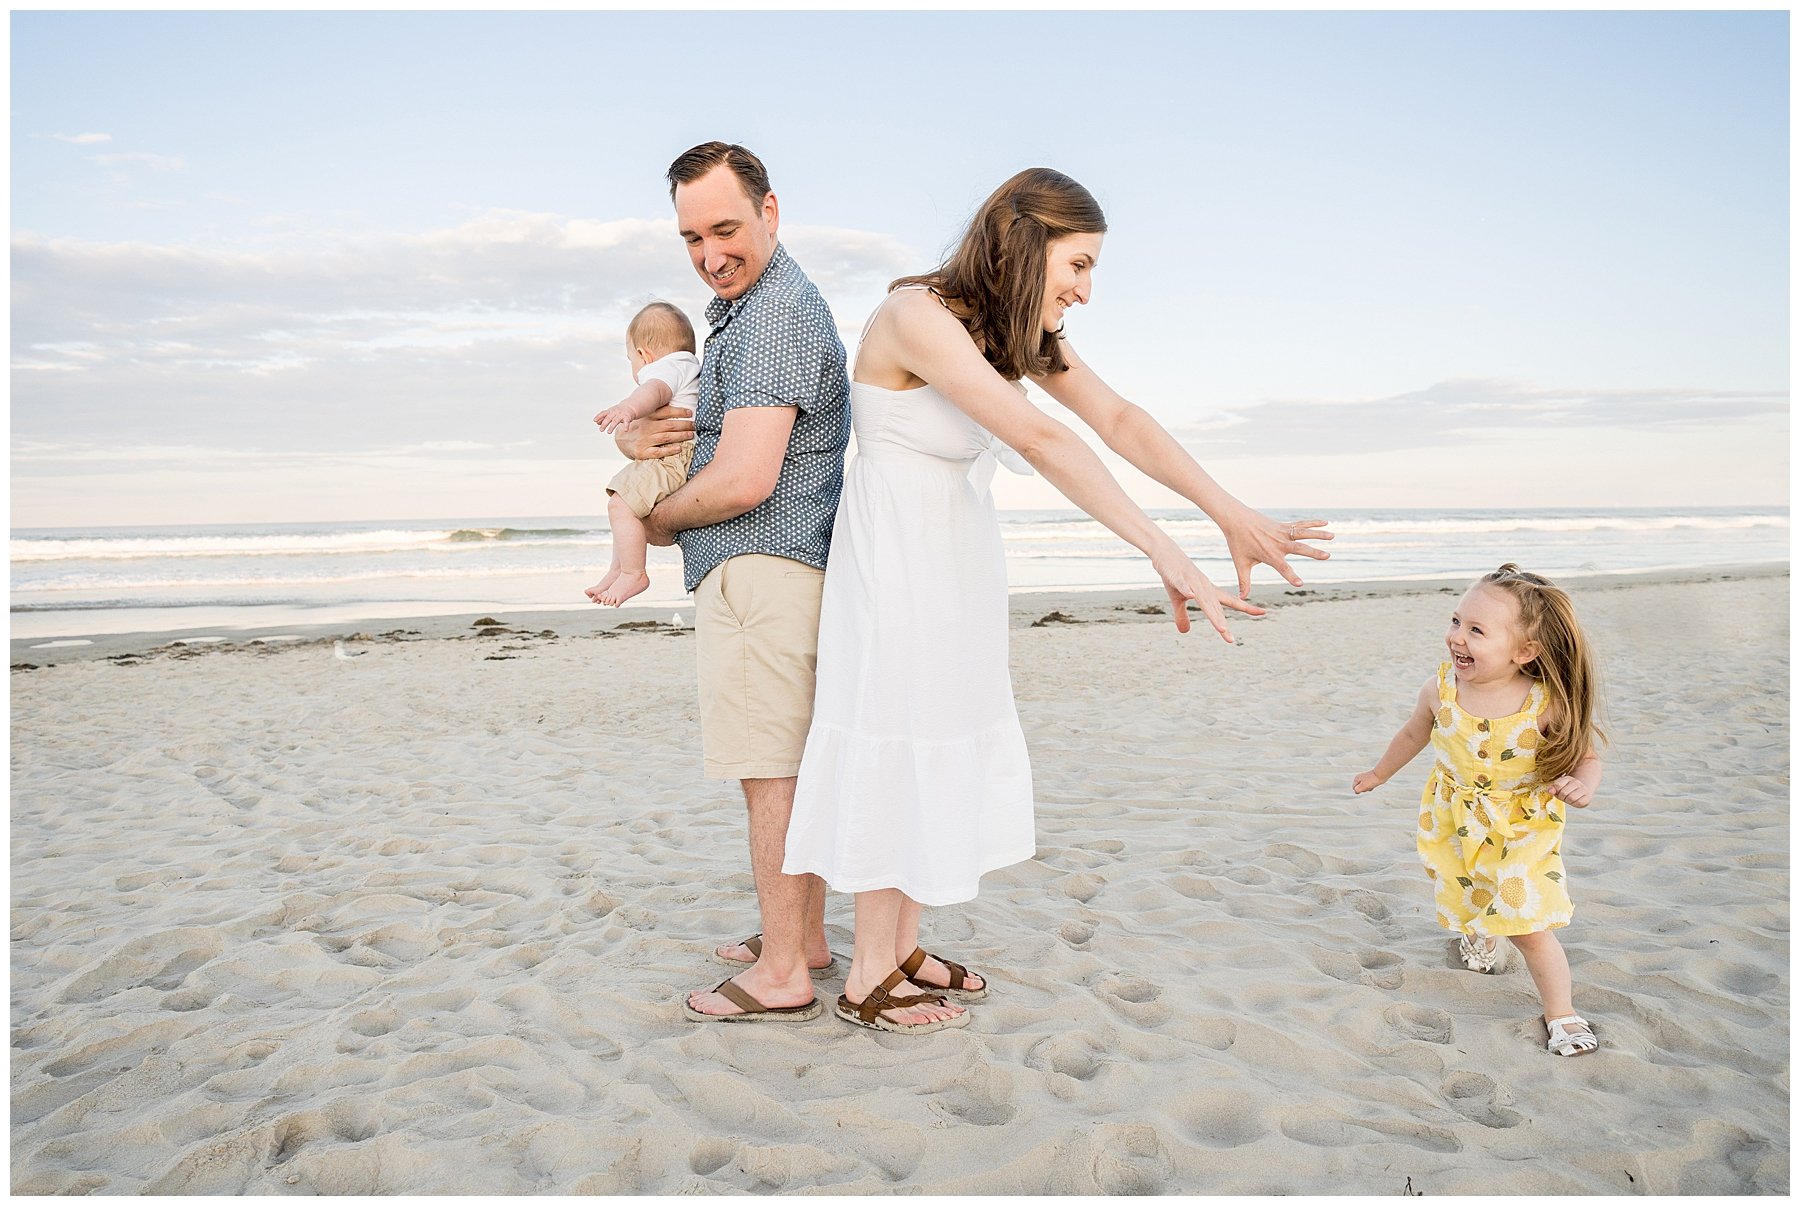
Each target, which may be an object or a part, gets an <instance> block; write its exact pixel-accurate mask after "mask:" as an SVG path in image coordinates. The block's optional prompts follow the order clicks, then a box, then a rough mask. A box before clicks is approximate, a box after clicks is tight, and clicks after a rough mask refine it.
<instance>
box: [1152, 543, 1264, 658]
mask: <svg viewBox="0 0 1800 1206" xmlns="http://www.w3.org/2000/svg"><path fill="white" fill-rule="evenodd" d="M1150 564H1151V566H1152V567H1153V568H1155V570H1156V575H1157V577H1159V578H1161V579H1162V581H1163V589H1164V590H1166V591H1168V592H1169V603H1170V605H1171V607H1172V609H1173V611H1174V612H1175V630H1176V631H1177V632H1186V631H1187V630H1188V628H1189V627H1190V625H1189V623H1188V613H1187V605H1188V602H1189V601H1190V600H1191V601H1193V602H1194V603H1197V604H1198V605H1199V607H1200V610H1201V611H1202V612H1204V613H1205V615H1206V619H1207V622H1208V623H1210V624H1211V625H1212V626H1213V628H1215V629H1216V630H1217V631H1218V633H1219V636H1220V637H1221V638H1223V639H1224V641H1225V643H1226V644H1227V645H1229V644H1231V643H1232V639H1233V638H1232V635H1231V629H1230V628H1229V627H1227V626H1226V623H1225V611H1224V609H1225V608H1227V607H1229V608H1231V609H1232V610H1233V611H1241V612H1243V613H1244V614H1245V615H1247V616H1260V615H1267V614H1268V613H1267V612H1265V611H1264V610H1263V609H1262V608H1260V607H1258V606H1256V605H1255V604H1254V603H1246V602H1244V601H1243V600H1242V599H1236V598H1233V597H1232V596H1231V595H1228V594H1226V593H1225V592H1224V591H1222V590H1220V589H1219V588H1218V587H1216V586H1214V585H1213V584H1212V581H1211V579H1209V578H1208V577H1207V576H1206V575H1205V574H1203V573H1201V572H1200V567H1199V566H1197V565H1195V564H1194V563H1193V562H1192V561H1191V560H1189V558H1188V555H1187V554H1186V553H1183V552H1182V551H1181V550H1180V549H1178V548H1174V547H1173V545H1171V547H1170V549H1169V551H1168V552H1167V553H1165V554H1163V555H1162V556H1159V557H1154V558H1152V559H1151V562H1150Z"/></svg>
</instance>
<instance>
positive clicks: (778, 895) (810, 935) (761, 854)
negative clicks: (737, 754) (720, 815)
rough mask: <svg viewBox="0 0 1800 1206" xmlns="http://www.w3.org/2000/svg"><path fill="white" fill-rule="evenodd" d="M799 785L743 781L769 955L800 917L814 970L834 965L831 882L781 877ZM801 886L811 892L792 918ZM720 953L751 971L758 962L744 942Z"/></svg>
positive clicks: (806, 953) (802, 941)
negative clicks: (828, 926)
mask: <svg viewBox="0 0 1800 1206" xmlns="http://www.w3.org/2000/svg"><path fill="white" fill-rule="evenodd" d="M796 782H798V780H796V779H740V780H739V783H740V784H741V785H742V786H743V789H744V807H745V808H746V809H747V810H748V812H749V815H750V873H751V875H753V876H754V877H755V879H756V900H757V905H758V907H759V908H760V909H761V911H762V934H763V939H762V941H763V948H762V949H763V957H764V958H765V959H766V958H768V957H769V949H770V945H771V943H779V944H781V945H782V946H783V947H785V946H786V944H787V942H788V937H787V935H786V933H785V931H783V932H782V933H781V934H780V936H779V937H777V936H776V934H777V929H778V928H780V927H785V926H786V925H787V924H788V921H789V918H790V916H793V917H797V918H798V919H799V932H798V935H797V937H796V939H795V940H796V941H797V942H798V943H799V944H800V948H801V956H802V959H803V960H804V962H805V963H806V966H807V967H808V969H811V968H820V967H826V966H828V965H829V964H830V963H831V948H830V947H829V946H828V945H826V942H825V881H824V880H822V879H820V878H819V877H818V876H816V875H783V874H782V873H781V861H782V854H783V847H784V845H785V842H786V839H787V826H788V817H789V816H790V815H792V813H793V810H794V784H795V783H796ZM759 818H761V819H759ZM796 883H803V884H804V885H805V891H804V893H802V902H801V907H800V909H799V911H798V912H797V913H791V914H790V911H789V908H788V905H789V901H788V898H789V896H791V895H793V885H794V884H796ZM717 954H718V955H719V957H720V958H722V959H729V960H731V961H732V962H733V963H742V964H743V965H744V966H745V967H749V966H750V965H751V964H752V963H755V962H756V956H755V955H753V954H752V953H751V952H750V948H749V947H747V946H745V945H744V944H743V943H741V942H728V943H726V944H725V945H724V946H721V947H719V948H717ZM751 995H752V996H755V995H756V994H755V993H752V994H751Z"/></svg>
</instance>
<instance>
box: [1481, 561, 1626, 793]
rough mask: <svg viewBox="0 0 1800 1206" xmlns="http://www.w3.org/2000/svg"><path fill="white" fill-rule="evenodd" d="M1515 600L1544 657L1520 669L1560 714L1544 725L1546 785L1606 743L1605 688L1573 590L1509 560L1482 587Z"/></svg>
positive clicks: (1541, 753) (1540, 756) (1542, 773)
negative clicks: (1601, 708)
mask: <svg viewBox="0 0 1800 1206" xmlns="http://www.w3.org/2000/svg"><path fill="white" fill-rule="evenodd" d="M1478 585H1481V586H1491V587H1493V588H1494V589H1495V590H1498V591H1502V592H1504V593H1506V594H1508V595H1510V596H1512V599H1513V601H1514V602H1515V603H1517V604H1518V605H1519V627H1520V629H1521V630H1522V631H1523V633H1524V635H1525V639H1526V640H1528V641H1536V642H1537V646H1538V655H1537V657H1535V658H1533V659H1532V660H1531V661H1529V662H1526V663H1525V664H1524V665H1523V666H1521V667H1520V669H1521V670H1523V671H1524V672H1525V673H1526V674H1528V675H1530V676H1531V677H1532V678H1535V679H1537V680H1538V681H1539V682H1541V683H1543V684H1544V689H1545V691H1547V692H1548V693H1549V696H1550V703H1551V704H1552V705H1553V706H1554V714H1553V715H1552V716H1551V718H1550V720H1549V721H1548V722H1547V723H1546V724H1545V726H1544V733H1543V736H1544V741H1543V744H1542V745H1540V746H1539V747H1538V751H1537V772H1538V775H1539V777H1540V778H1542V779H1543V780H1544V781H1545V782H1549V781H1550V780H1553V779H1560V778H1561V777H1562V776H1564V775H1566V774H1569V773H1570V772H1571V771H1573V770H1574V769H1575V767H1576V766H1577V765H1578V764H1579V763H1580V762H1581V760H1582V759H1583V758H1585V757H1587V756H1588V754H1589V753H1590V752H1592V751H1593V749H1594V746H1595V745H1596V743H1604V742H1605V741H1606V734H1605V732H1603V731H1602V730H1601V728H1600V725H1599V723H1598V722H1597V721H1596V720H1595V719H1594V709H1595V706H1596V704H1597V703H1598V700H1599V694H1600V684H1599V681H1598V679H1597V678H1596V677H1595V674H1594V657H1593V654H1592V653H1591V652H1590V651H1589V649H1588V642H1587V638H1586V637H1585V636H1583V635H1582V633H1581V625H1580V624H1579V623H1577V622H1576V620H1575V604H1574V602H1573V601H1571V600H1570V598H1569V594H1568V592H1567V591H1565V590H1563V589H1562V588H1561V587H1560V586H1557V585H1555V584H1554V583H1552V582H1551V581H1550V580H1549V579H1548V578H1543V577H1539V576H1538V575H1537V574H1531V573H1527V572H1525V571H1524V570H1522V569H1520V568H1519V567H1518V566H1516V565H1514V564H1513V563H1512V562H1510V561H1508V562H1507V563H1506V564H1505V565H1503V566H1501V567H1500V568H1499V569H1497V570H1495V571H1494V572H1493V573H1491V574H1486V575H1484V576H1483V577H1482V579H1481V581H1480V582H1479V583H1478Z"/></svg>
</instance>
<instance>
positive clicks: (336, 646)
mask: <svg viewBox="0 0 1800 1206" xmlns="http://www.w3.org/2000/svg"><path fill="white" fill-rule="evenodd" d="M363 652H364V651H363V650H360V649H359V650H357V651H356V652H355V653H351V652H350V651H349V650H348V649H346V648H344V642H342V641H333V642H331V656H333V657H335V658H337V659H338V660H339V661H340V662H347V661H349V660H350V659H351V658H355V657H361V656H362V655H363Z"/></svg>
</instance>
